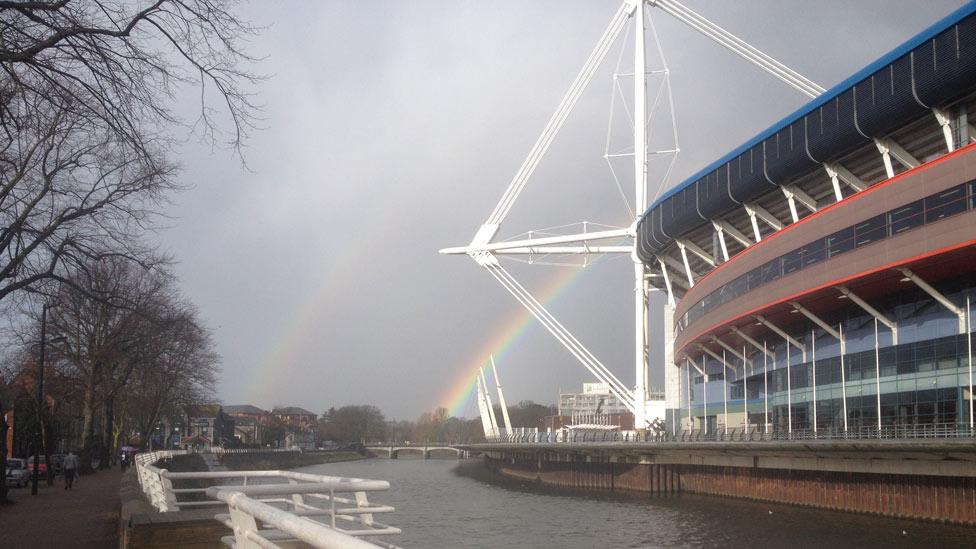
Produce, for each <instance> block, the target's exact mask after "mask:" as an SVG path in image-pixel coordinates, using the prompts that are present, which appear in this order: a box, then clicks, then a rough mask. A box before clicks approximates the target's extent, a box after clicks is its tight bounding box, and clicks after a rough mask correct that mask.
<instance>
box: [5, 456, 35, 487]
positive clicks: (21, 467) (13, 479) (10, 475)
mask: <svg viewBox="0 0 976 549" xmlns="http://www.w3.org/2000/svg"><path fill="white" fill-rule="evenodd" d="M29 481H30V473H29V472H28V471H27V463H26V462H25V461H24V460H22V459H17V458H7V486H17V487H18V488H23V487H24V486H27V483H28V482H29Z"/></svg>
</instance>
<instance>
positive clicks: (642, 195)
mask: <svg viewBox="0 0 976 549" xmlns="http://www.w3.org/2000/svg"><path fill="white" fill-rule="evenodd" d="M634 38H635V42H634V212H635V214H636V215H637V219H635V220H634V223H635V224H636V223H637V222H638V221H640V217H641V215H642V214H643V213H644V208H646V207H647V114H646V111H647V63H646V60H645V51H644V3H643V2H638V4H637V8H636V9H635V10H634ZM631 257H632V258H633V261H634V336H635V337H634V345H635V347H634V361H635V373H634V379H635V380H636V384H635V387H634V428H635V429H644V428H645V427H646V426H647V367H648V364H647V355H648V353H647V290H648V281H647V277H646V276H644V275H645V269H644V262H643V261H641V259H640V258H639V257H637V239H636V238H635V239H634V250H633V252H632V253H631Z"/></svg>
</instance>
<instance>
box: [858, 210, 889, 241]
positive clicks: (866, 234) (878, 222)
mask: <svg viewBox="0 0 976 549" xmlns="http://www.w3.org/2000/svg"><path fill="white" fill-rule="evenodd" d="M886 218H887V216H886V215H885V214H881V215H876V216H874V217H872V218H871V219H868V220H866V221H862V222H860V223H858V224H857V225H854V245H855V246H857V247H861V246H867V245H868V244H870V243H872V242H877V241H878V240H881V239H883V238H885V237H887V236H888V234H887V233H888V231H887V229H888V227H887V223H886V222H887V219H886Z"/></svg>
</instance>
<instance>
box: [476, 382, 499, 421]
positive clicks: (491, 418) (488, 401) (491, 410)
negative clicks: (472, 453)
mask: <svg viewBox="0 0 976 549" xmlns="http://www.w3.org/2000/svg"><path fill="white" fill-rule="evenodd" d="M478 375H480V376H481V385H482V386H484V388H485V406H487V407H488V421H490V422H491V434H492V436H496V437H497V436H498V422H497V421H495V407H494V406H493V405H492V402H491V393H490V392H489V391H488V380H487V379H485V370H484V368H478Z"/></svg>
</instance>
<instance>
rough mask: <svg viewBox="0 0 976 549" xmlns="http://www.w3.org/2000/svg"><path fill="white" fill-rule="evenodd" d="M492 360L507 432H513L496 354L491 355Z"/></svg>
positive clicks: (492, 371) (493, 373) (492, 368)
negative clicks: (496, 363) (496, 365)
mask: <svg viewBox="0 0 976 549" xmlns="http://www.w3.org/2000/svg"><path fill="white" fill-rule="evenodd" d="M488 358H489V359H490V360H491V374H492V375H493V376H495V387H496V388H497V389H498V405H499V406H501V409H502V421H503V422H504V427H505V434H508V433H510V432H512V420H510V419H509V418H508V405H506V404H505V393H503V392H502V381H501V380H500V379H498V369H497V368H495V356H494V355H489V357H488Z"/></svg>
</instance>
